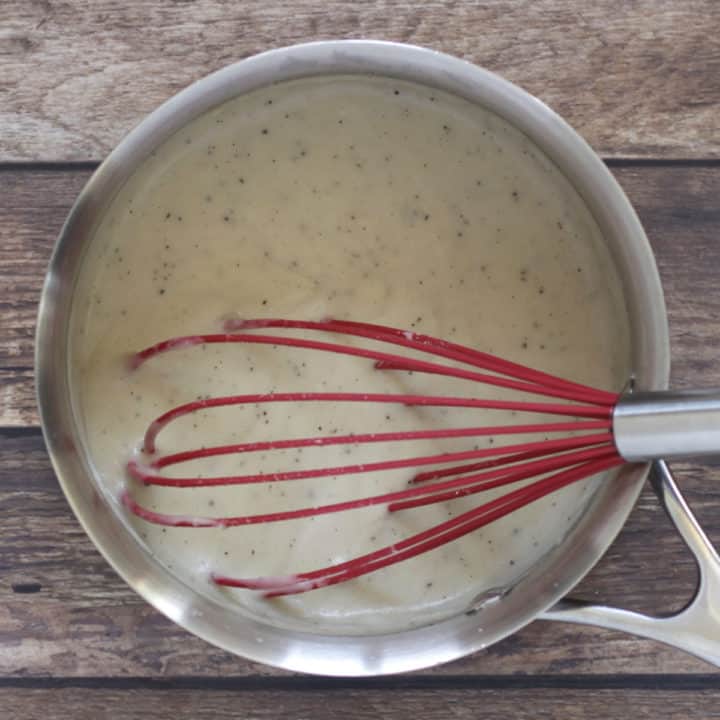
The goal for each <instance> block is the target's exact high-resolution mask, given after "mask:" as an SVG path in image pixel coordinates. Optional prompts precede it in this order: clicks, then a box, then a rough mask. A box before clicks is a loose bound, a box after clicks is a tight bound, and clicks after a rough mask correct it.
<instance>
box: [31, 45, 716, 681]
mask: <svg viewBox="0 0 720 720" xmlns="http://www.w3.org/2000/svg"><path fill="white" fill-rule="evenodd" d="M352 73H362V74H367V73H372V74H377V75H382V76H387V77H391V78H397V79H403V80H409V81H414V82H417V83H421V84H424V85H427V86H429V87H433V88H439V89H442V90H446V91H449V92H451V93H455V94H457V95H459V96H461V97H464V98H466V99H468V100H470V101H472V102H475V103H477V104H479V105H482V106H484V107H486V108H488V109H490V110H492V111H494V112H495V113H497V114H498V115H500V116H502V117H503V118H505V119H506V120H508V121H509V122H510V123H511V124H513V125H515V126H516V127H517V128H518V129H520V130H521V131H522V132H524V133H525V134H526V135H528V136H529V137H530V138H531V139H532V140H533V141H534V142H535V143H536V144H537V145H538V146H539V147H540V148H541V149H542V150H543V151H544V152H545V153H546V154H547V155H548V156H549V157H550V158H551V159H552V160H553V161H554V162H555V163H556V164H557V166H558V167H559V168H560V170H561V171H562V172H563V173H564V174H565V176H566V177H567V178H568V180H569V181H570V182H571V183H572V185H573V186H574V187H575V188H576V189H577V191H578V192H579V193H580V195H581V196H582V197H583V198H584V200H585V202H586V203H587V205H588V207H589V209H590V210H591V212H592V213H593V215H594V217H595V219H596V221H597V223H598V225H599V226H600V228H601V230H602V232H603V234H604V237H605V240H606V242H607V244H608V246H609V247H610V249H611V251H612V255H613V257H614V260H615V263H616V265H617V268H618V271H619V274H620V276H621V278H622V282H623V287H624V293H625V299H626V303H627V308H628V312H629V316H630V320H631V328H632V355H633V368H634V372H635V383H636V386H637V388H638V389H639V390H664V389H666V387H667V382H668V373H669V357H670V353H669V347H668V331H667V319H666V315H665V304H664V300H663V293H662V288H661V286H660V280H659V278H658V273H657V269H656V267H655V261H654V259H653V255H652V252H651V250H650V246H649V244H648V241H647V238H646V237H645V233H644V232H643V229H642V227H641V225H640V223H639V221H638V218H637V216H636V215H635V212H634V211H633V209H632V207H631V206H630V203H629V202H628V200H627V198H626V197H625V195H624V193H623V192H622V190H621V189H620V187H619V186H618V184H617V183H616V182H615V180H614V179H613V177H612V175H611V174H610V172H609V171H608V170H607V168H606V167H605V165H604V164H603V163H602V161H601V160H600V159H599V158H598V157H597V156H596V155H595V153H594V152H593V151H592V150H591V149H590V147H589V146H588V145H587V144H586V143H585V142H584V141H583V140H582V139H581V138H580V137H579V136H578V135H577V134H576V133H575V132H574V131H573V130H572V129H571V128H570V126H568V125H567V124H566V123H565V122H564V121H563V120H562V119H561V118H559V117H558V116H557V115H556V114H555V113H553V112H552V111H551V110H550V109H548V108H547V107H546V106H545V105H543V104H542V103H541V102H540V101H539V100H537V99H536V98H534V97H532V96H531V95H529V94H527V93H525V92H524V91H522V90H520V89H519V88H517V87H515V86H514V85H512V84H510V83H509V82H506V81H505V80H502V79H501V78H499V77H497V76H496V75H493V74H491V73H489V72H487V71H485V70H482V69H480V68H478V67H476V66H474V65H471V64H470V63H467V62H464V61H461V60H458V59H455V58H452V57H449V56H447V55H443V54H440V53H436V52H432V51H430V50H425V49H421V48H416V47H411V46H407V45H399V44H394V43H382V42H372V41H331V42H318V43H310V44H307V45H299V46H295V47H288V48H283V49H280V50H273V51H271V52H267V53H263V54H261V55H258V56H255V57H252V58H249V59H247V60H244V61H242V62H239V63H237V64H235V65H232V66H230V67H227V68H225V69H223V70H220V71H219V72H216V73H214V74H213V75H210V76H209V77H207V78H205V79H204V80H201V81H200V82H197V83H195V84H194V85H192V86H191V87H189V88H188V89H186V90H184V91H183V92H181V93H179V94H178V95H176V96H175V97H174V98H172V99H171V100H169V101H168V102H166V103H165V104H164V105H162V107H160V108H159V109H158V110H156V111H155V112H154V113H152V114H151V115H150V116H149V117H148V118H146V119H145V120H144V121H143V122H142V123H141V124H140V125H139V126H138V127H137V128H135V130H133V131H132V132H131V133H130V134H129V135H128V136H127V137H126V138H125V139H124V140H123V141H122V142H121V143H120V145H119V146H118V147H117V148H116V149H115V150H114V151H113V152H112V153H111V154H110V156H109V157H108V158H107V159H106V160H105V162H104V163H103V164H102V165H101V166H100V168H99V169H98V170H97V172H96V173H95V174H94V175H93V177H92V178H91V180H90V181H89V182H88V184H87V186H86V187H85V189H84V190H83V192H82V193H81V195H80V197H79V198H78V200H77V202H76V204H75V206H74V207H73V209H72V211H71V213H70V215H69V217H68V219H67V222H66V223H65V225H64V227H63V229H62V232H61V234H60V237H59V239H58V241H57V245H56V247H55V252H54V254H53V257H52V261H51V264H50V268H49V272H48V275H47V279H46V282H45V287H44V289H43V294H42V300H41V303H40V311H39V320H38V331H37V344H36V369H37V389H38V400H39V405H40V412H41V417H42V424H43V429H44V433H45V439H46V442H47V446H48V449H49V452H50V456H51V458H52V462H53V465H54V467H55V471H56V473H57V476H58V478H59V480H60V483H61V485H62V487H63V490H64V491H65V494H66V496H67V499H68V501H69V503H70V505H71V506H72V508H73V510H74V511H75V514H76V515H77V517H78V519H79V520H80V522H81V523H82V525H83V527H84V528H85V530H86V532H87V533H88V535H89V536H90V538H91V539H92V540H93V542H94V543H95V545H96V546H97V547H98V548H99V550H100V551H101V552H102V553H103V555H104V556H105V557H106V559H107V560H108V562H110V563H111V565H112V566H113V567H114V568H115V569H116V570H117V572H118V573H119V574H120V575H121V576H122V577H123V578H124V579H125V580H126V581H127V582H128V584H129V585H130V586H131V587H133V588H134V589H135V590H136V591H137V592H138V593H139V594H140V595H142V596H143V597H144V598H145V599H146V600H147V601H148V602H149V603H151V604H152V605H154V606H155V607H156V608H157V609H158V610H160V611H161V612H162V613H164V614H165V615H167V616H168V617H170V618H171V619H172V620H174V621H175V622H177V623H178V624H179V625H181V626H183V627H184V628H186V629H187V630H189V631H190V632H192V633H194V634H196V635H198V636H200V637H202V638H204V639H205V640H207V641H209V642H211V643H214V644H215V645H218V646H220V647H222V648H225V649H226V650H229V651H231V652H233V653H237V654H239V655H242V656H245V657H247V658H249V659H251V660H256V661H259V662H264V663H268V664H271V665H276V666H279V667H283V668H287V669H290V670H297V671H303V672H308V673H318V674H326V675H346V676H349V675H380V674H384V673H394V672H400V671H408V670H415V669H418V668H424V667H428V666H431V665H435V664H438V663H442V662H447V661H449V660H454V659H456V658H459V657H461V656H463V655H467V654H469V653H472V652H475V651H477V650H480V649H482V648H485V647H487V646H488V645H491V644H492V643H495V642H497V641H498V640H500V639H502V638H504V637H506V636H508V635H510V634H511V633H513V632H515V631H517V630H519V629H520V628H522V627H523V626H524V625H526V624H527V623H529V622H531V621H532V620H535V619H537V618H543V619H546V620H562V621H571V622H578V623H588V624H593V625H599V626H602V627H607V628H615V629H620V630H625V631H628V632H631V633H635V634H637V635H642V636H645V637H649V638H654V639H657V640H661V641H663V642H665V643H669V644H670V645H674V646H676V647H679V648H682V649H684V650H686V651H687V652H689V653H692V654H694V655H696V656H698V657H701V658H704V659H705V660H708V661H710V662H713V663H715V664H718V665H720V611H718V608H719V607H720V603H719V602H718V600H717V599H718V598H720V561H719V559H718V556H717V554H716V553H715V551H714V549H713V548H712V546H711V545H710V543H709V541H708V539H707V538H706V536H705V535H704V534H703V532H702V530H701V529H700V527H699V526H698V524H697V522H696V521H695V519H694V518H693V516H692V514H691V513H690V510H689V509H688V507H687V505H686V504H685V502H684V501H683V498H682V496H681V495H680V492H679V490H678V488H677V486H676V484H675V482H674V481H673V479H672V476H671V474H670V471H669V470H668V467H667V465H666V464H665V463H663V462H659V463H656V464H655V465H654V468H652V469H653V484H654V487H655V488H656V490H657V492H658V495H659V497H660V499H661V501H662V503H663V504H664V506H665V508H666V510H667V511H668V514H669V515H670V517H671V518H672V520H673V522H674V523H675V525H676V526H677V528H678V530H679V532H680V534H681V535H682V537H683V538H684V540H685V541H686V542H687V544H688V546H689V547H690V549H691V551H692V552H693V554H694V555H695V558H696V559H697V562H698V564H699V566H700V571H701V577H700V584H699V588H698V590H697V593H696V595H695V598H694V600H693V601H692V603H691V604H690V605H689V606H688V607H687V608H686V609H685V610H683V611H682V612H680V613H679V614H677V615H675V616H672V617H665V618H662V619H657V618H651V617H647V616H644V615H639V614H637V613H632V612H628V611H625V610H619V609H616V608H609V607H603V606H597V605H579V604H576V603H573V602H571V601H569V600H564V599H563V598H565V596H566V595H567V594H568V592H570V590H572V588H573V587H574V586H575V585H576V584H577V583H578V582H579V580H580V579H581V578H582V577H583V576H584V575H585V574H586V573H587V572H588V571H589V570H590V569H591V568H592V567H593V565H595V563H596V562H597V561H598V560H599V559H600V557H601V556H602V555H603V553H604V552H605V551H606V550H607V548H608V547H609V545H610V543H611V542H612V541H613V539H614V538H615V536H616V535H617V533H618V532H619V530H620V528H621V527H622V525H623V523H624V522H625V520H626V519H627V517H628V514H629V513H630V511H631V509H632V507H633V505H634V503H635V500H636V499H637V497H638V494H639V493H640V490H641V488H642V486H643V483H644V481H645V479H646V477H647V475H648V473H649V472H650V470H651V467H650V465H648V464H645V465H633V466H627V467H625V468H624V469H623V470H622V471H621V473H620V475H619V476H618V477H617V478H616V479H614V480H611V481H608V482H607V483H604V484H603V485H602V486H601V487H600V489H599V490H598V491H597V493H596V494H595V496H594V498H593V499H592V501H591V502H590V504H589V506H588V508H587V511H586V512H585V513H584V515H583V516H582V518H581V520H580V521H579V522H578V524H577V525H576V526H575V527H574V528H573V529H572V530H571V531H570V532H569V534H568V535H567V537H566V538H565V539H564V541H563V542H562V543H561V544H560V545H559V546H558V547H555V548H553V549H549V551H548V553H547V554H546V555H545V556H544V558H543V559H542V561H541V562H539V563H538V564H537V565H536V566H535V567H534V568H533V569H532V570H531V571H530V572H529V573H528V574H527V575H526V576H524V577H523V578H522V579H521V580H520V581H518V583H517V585H516V586H515V587H514V588H513V589H512V591H510V592H508V593H506V594H504V595H503V597H502V599H501V600H499V601H498V602H494V603H485V604H484V605H482V606H480V607H479V608H476V609H473V611H472V612H467V613H463V614H461V615H458V616H456V617H452V618H450V619H448V620H445V621H442V622H438V623H436V624H433V625H430V626H427V627H421V628H417V629H412V630H406V631H403V632H398V633H394V634H385V635H372V636H337V635H321V634H316V633H302V632H297V631H292V630H287V629H282V628H278V627H274V626H272V625H269V624H265V623H263V622H259V621H258V620H256V619H252V618H250V617H247V616H244V615H243V614H242V612H241V611H240V610H239V609H238V610H231V609H229V608H228V607H227V606H225V605H221V604H220V603H218V602H217V601H215V600H213V599H211V598H210V597H206V596H204V595H201V594H199V593H198V592H197V591H195V590H193V589H192V588H190V587H189V586H187V585H186V584H184V583H183V582H182V580H181V579H179V578H178V577H176V576H175V575H173V574H171V573H170V572H169V571H168V570H167V569H166V568H165V567H164V566H163V565H161V564H160V563H159V562H158V561H157V560H156V559H154V558H153V557H152V555H151V554H150V552H149V551H148V549H147V548H146V547H145V546H144V545H143V544H142V542H141V541H140V540H139V539H138V538H137V537H136V536H135V534H133V533H132V532H131V531H130V529H129V527H128V525H126V523H125V521H124V520H123V518H122V517H121V515H120V513H119V511H118V510H117V507H116V505H115V504H114V503H112V502H110V500H109V498H108V497H107V495H106V494H105V493H104V492H103V488H102V487H101V485H100V482H99V479H98V477H97V476H96V474H95V473H94V472H93V469H92V466H91V463H90V461H89V458H88V457H87V455H86V453H85V451H84V446H83V442H82V431H81V426H80V422H79V420H78V417H77V416H76V413H75V411H74V407H73V398H72V396H71V387H70V384H69V374H70V373H69V367H68V365H69V361H68V322H69V318H70V313H71V306H72V301H73V290H74V286H75V282H76V279H77V277H78V272H79V269H80V266H81V262H82V259H83V255H84V253H85V251H86V249H87V248H88V246H89V244H90V243H91V242H92V240H93V230H94V228H95V227H96V225H97V223H98V221H99V220H100V218H101V217H102V215H103V213H104V212H105V210H106V208H107V207H108V205H109V203H110V201H111V200H112V198H113V196H114V195H115V193H116V192H117V191H118V190H119V188H120V187H121V186H122V185H123V183H124V182H125V181H126V180H127V179H128V178H129V177H130V176H131V175H132V173H133V172H134V171H135V169H136V168H137V167H138V166H139V165H140V163H141V162H142V161H143V159H144V158H145V157H146V156H147V155H148V154H149V153H150V152H151V151H152V150H153V149H154V148H156V147H157V146H158V145H159V144H160V143H162V142H163V141H164V140H166V139H167V138H168V137H169V136H170V135H172V134H173V133H175V132H176V131H177V130H179V129H180V128H182V127H183V126H184V125H186V124H187V123H188V122H190V121H191V120H193V119H194V118H196V117H198V116H199V115H201V114H202V113H204V112H205V111H207V110H208V109H209V108H211V107H213V106H215V105H217V104H219V103H222V102H224V101H226V100H229V99H230V98H233V97H235V96H237V95H239V94H242V93H245V92H248V91H251V90H254V89H256V88H259V87H262V86H266V85H269V84H271V83H275V82H278V81H282V80H289V79H294V78H300V77H308V76H317V75H329V74H352ZM713 598H715V599H716V602H715V603H714V604H713Z"/></svg>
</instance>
